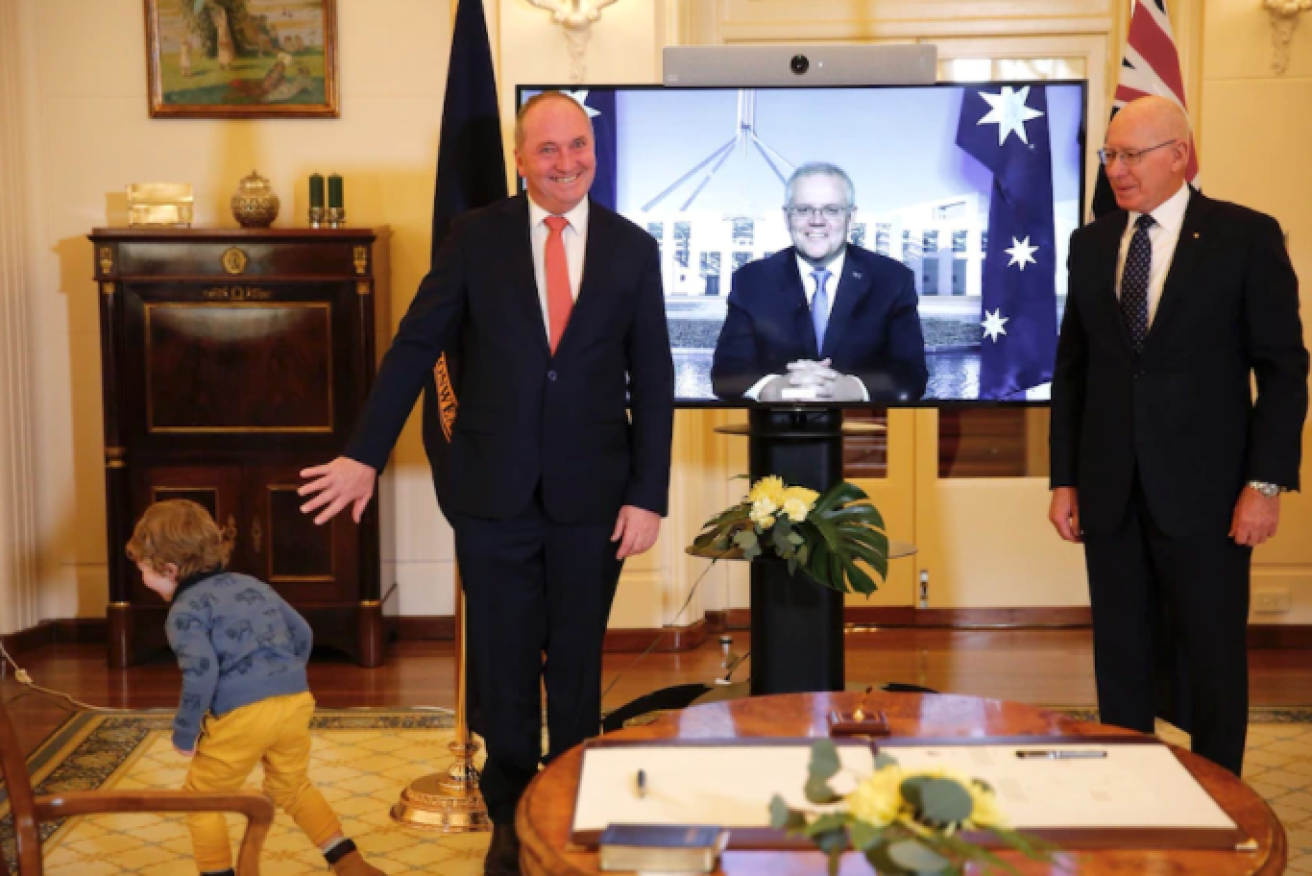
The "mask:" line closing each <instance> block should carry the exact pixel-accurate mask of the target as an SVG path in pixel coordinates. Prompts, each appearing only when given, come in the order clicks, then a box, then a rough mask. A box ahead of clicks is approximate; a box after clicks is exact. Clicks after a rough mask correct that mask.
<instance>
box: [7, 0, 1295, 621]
mask: <svg viewBox="0 0 1312 876" xmlns="http://www.w3.org/2000/svg"><path fill="white" fill-rule="evenodd" d="M161 2H168V0H161ZM1118 2H1119V0H1118ZM968 5H970V4H962V3H957V2H949V0H932V2H929V0H926V2H923V3H919V4H887V5H885V4H876V3H860V4H853V3H851V2H848V0H809V3H808V6H809V7H810V11H811V12H814V11H815V10H825V11H826V14H825V15H823V16H808V22H807V23H806V28H807V29H804V30H805V33H804V34H803V30H798V25H797V24H796V23H793V24H790V23H788V21H787V19H788V16H789V15H792V14H795V9H796V6H795V4H781V3H779V2H777V0H771V2H768V3H755V4H754V3H745V2H742V0H733V2H729V0H622V2H619V3H617V4H615V5H613V6H611V7H608V8H607V9H606V11H605V12H604V13H603V16H602V20H601V22H600V23H599V24H598V25H597V26H596V28H595V30H594V33H593V36H592V46H591V48H590V49H589V52H588V81H593V82H641V81H655V79H656V76H657V72H658V70H659V50H660V47H661V46H662V45H663V44H665V43H667V42H678V41H681V40H698V39H700V40H704V41H714V42H726V41H728V42H733V41H751V40H768V41H783V42H787V41H790V40H803V39H807V40H823V39H834V40H840V41H851V40H871V39H914V38H917V37H921V38H932V39H936V40H939V41H940V42H941V43H942V44H943V45H945V46H948V45H950V44H951V45H953V46H955V48H953V49H952V51H954V52H956V53H958V54H960V53H964V52H969V51H973V47H974V46H976V45H984V44H986V43H987V42H988V41H989V40H995V41H996V40H1011V41H1013V42H1015V41H1016V40H1021V39H1025V38H1029V39H1037V40H1046V39H1051V40H1052V41H1053V42H1054V44H1056V43H1060V42H1062V41H1065V42H1066V43H1067V44H1070V43H1071V41H1080V40H1088V39H1094V40H1101V39H1104V38H1106V37H1107V36H1108V35H1111V36H1113V37H1114V36H1115V31H1116V29H1117V17H1116V16H1114V15H1111V14H1110V13H1109V9H1111V8H1112V7H1110V6H1108V4H1107V3H1103V2H1096V0H1058V2H1051V3H1049V2H1044V3H1041V4H1037V5H1036V3H1035V2H1034V0H1015V2H1009V3H997V4H989V5H988V6H989V10H990V12H991V14H994V15H996V16H997V17H996V18H994V19H981V18H978V17H977V16H976V17H970V16H965V15H964V14H963V10H964V9H965V7H966V6H968ZM337 6H338V20H339V32H340V49H341V51H340V56H339V61H340V84H341V106H342V114H341V118H340V119H338V120H305V121H295V120H287V121H282V120H278V121H272V120H264V121H232V122H221V121H205V120H174V119H169V120H152V119H150V118H149V116H148V113H147V95H146V66H145V39H144V27H143V20H142V2H141V0H0V12H3V13H4V14H3V16H0V22H3V23H4V24H6V25H7V26H11V27H17V28H19V29H20V35H19V36H18V37H17V38H16V39H12V42H11V43H6V44H12V45H16V46H17V47H18V49H19V51H18V53H17V54H15V55H14V56H12V57H11V58H10V59H9V60H8V62H7V63H8V64H9V67H8V69H10V70H11V71H14V70H16V71H17V74H18V75H17V77H16V78H14V79H11V80H10V82H9V84H8V86H7V87H8V88H9V90H8V91H3V90H0V120H5V121H11V120H13V119H19V120H20V121H21V122H22V124H23V136H22V138H21V140H22V144H23V145H24V147H25V150H24V156H25V157H24V158H23V167H22V172H21V178H22V185H23V186H24V188H23V189H22V193H21V196H22V204H23V215H24V217H25V219H26V225H25V228H24V233H25V240H26V248H25V249H24V250H23V252H24V257H23V258H24V265H23V269H24V270H23V276H24V277H25V282H26V283H28V284H29V291H28V296H29V297H28V299H27V304H28V308H27V312H28V315H27V317H26V321H27V325H26V326H24V327H23V328H24V330H25V332H26V336H27V338H28V339H29V341H30V349H31V353H30V362H29V363H28V365H29V368H28V370H29V371H30V389H31V398H32V406H33V413H32V417H31V422H30V423H29V424H27V426H28V427H29V428H30V430H31V432H32V433H33V434H34V435H35V436H38V439H39V440H37V441H36V442H35V443H34V445H33V450H32V457H33V463H34V470H33V474H32V481H33V486H34V492H35V501H36V506H37V515H38V521H37V539H36V542H37V543H36V544H35V546H33V547H32V552H33V553H34V554H35V556H36V559H37V561H38V564H39V586H38V588H37V590H38V593H39V608H38V614H39V617H40V618H43V619H48V618H66V617H75V616H84V617H97V616H103V613H104V605H105V598H106V572H105V562H106V545H105V541H104V531H105V526H104V495H103V483H104V477H103V475H104V471H103V456H102V440H101V404H100V358H99V328H98V315H97V310H96V306H97V303H96V290H95V286H94V285H93V284H92V282H91V279H90V278H91V276H92V264H91V249H90V246H89V244H88V242H87V241H86V240H85V234H86V233H87V231H88V230H89V229H90V228H92V227H93V226H99V225H104V224H107V223H110V222H117V223H121V221H122V215H121V214H122V210H123V200H122V192H123V189H124V186H126V185H127V184H129V183H132V182H142V181H150V180H167V181H185V182H190V183H191V184H192V185H193V187H194V189H195V193H196V206H197V217H196V218H197V222H198V224H219V225H229V226H231V225H234V224H235V223H234V221H233V220H232V218H231V215H230V213H229V210H228V207H227V199H228V197H229V195H230V194H231V193H232V191H233V189H234V188H235V186H236V184H237V181H238V180H239V179H240V178H241V177H242V176H244V175H245V174H247V173H249V172H250V170H251V169H252V168H256V169H258V170H259V171H260V172H261V173H263V174H264V175H265V176H267V177H269V179H270V180H271V181H272V183H273V185H274V188H275V190H276V191H277V193H278V195H279V196H280V198H281V199H282V202H283V213H282V216H281V217H280V219H279V221H278V224H279V225H288V224H293V223H295V224H303V222H304V215H305V210H306V206H307V203H306V201H307V197H306V191H305V188H306V186H305V179H306V177H307V176H308V175H309V174H310V173H311V172H313V171H316V170H317V171H320V172H324V173H327V172H332V171H336V172H338V173H341V174H343V176H344V177H345V181H346V200H347V209H348V215H349V220H350V222H351V224H353V225H372V224H388V225H391V226H392V228H393V230H394V235H393V237H392V243H391V247H392V260H393V267H394V272H393V304H392V314H393V318H394V319H399V317H400V316H401V315H402V314H403V313H404V312H405V308H406V305H408V303H409V301H410V298H411V297H412V294H413V290H414V288H415V286H416V285H417V283H418V281H419V279H420V278H421V276H422V274H423V271H424V268H425V266H426V263H427V259H428V245H429V222H430V213H431V205H432V194H433V168H434V163H435V155H436V147H437V137H438V131H439V127H440V119H441V103H442V95H443V88H444V84H445V83H444V68H445V63H446V56H447V52H448V47H449V43H450V21H451V18H450V16H451V0H337ZM485 6H486V7H487V9H488V12H489V20H490V24H491V28H492V31H493V43H494V54H495V55H496V59H497V63H498V68H499V79H500V87H501V93H502V109H503V113H504V114H505V115H506V117H507V119H509V116H510V109H511V105H512V98H513V88H514V84H515V83H516V82H519V81H523V82H546V81H564V80H566V79H567V77H568V74H569V57H568V54H567V51H566V43H565V39H564V36H563V34H562V33H561V31H560V29H559V28H557V27H556V26H554V25H552V24H551V21H550V16H549V15H548V13H546V12H544V11H542V10H539V9H535V8H533V7H531V6H530V5H529V4H528V3H527V2H525V0H486V2H485ZM790 10H793V11H791V12H790ZM881 10H892V12H891V13H889V12H884V13H881ZM1181 10H1183V11H1184V17H1185V19H1186V23H1187V25H1188V27H1187V30H1188V33H1186V34H1184V35H1178V36H1180V37H1181V40H1182V42H1184V43H1187V45H1186V46H1185V50H1186V65H1187V66H1188V67H1189V68H1191V69H1194V70H1196V71H1197V73H1198V79H1197V80H1196V81H1200V82H1201V86H1202V94H1201V99H1200V98H1199V97H1198V96H1197V95H1192V96H1191V97H1192V99H1193V102H1194V107H1195V111H1196V113H1197V114H1198V115H1199V116H1200V118H1201V120H1202V129H1201V135H1202V136H1201V152H1202V159H1203V168H1204V179H1205V185H1206V188H1207V191H1208V193H1209V194H1213V195H1215V196H1218V197H1223V198H1229V199H1233V200H1238V201H1241V202H1244V203H1246V204H1249V205H1251V206H1253V207H1256V208H1258V209H1262V210H1266V211H1268V212H1271V213H1274V214H1275V215H1276V216H1277V217H1278V218H1279V219H1280V220H1281V222H1282V224H1283V225H1284V227H1285V228H1286V229H1288V230H1289V232H1290V239H1289V243H1290V249H1291V252H1292V254H1293V257H1294V261H1295V265H1296V266H1297V267H1298V269H1299V271H1300V273H1301V274H1302V276H1303V277H1304V278H1312V162H1309V161H1308V160H1307V158H1306V156H1307V155H1308V154H1309V147H1308V143H1309V139H1312V20H1309V21H1305V22H1304V23H1303V26H1302V27H1301V28H1300V29H1298V30H1297V31H1296V32H1295V35H1294V40H1293V44H1292V47H1291V48H1292V57H1293V61H1292V64H1291V66H1290V69H1289V71H1288V72H1287V73H1286V74H1285V75H1283V76H1280V77H1275V76H1273V75H1272V74H1271V73H1270V70H1269V64H1270V56H1271V48H1270V46H1271V42H1270V30H1269V26H1268V24H1267V19H1266V14H1265V13H1264V12H1263V11H1261V9H1260V8H1259V4H1258V2H1257V0H1208V2H1206V3H1204V2H1202V0H1181V2H1180V3H1179V4H1174V5H1173V11H1175V12H1176V13H1177V18H1178V17H1179V14H1180V12H1181ZM881 14H886V15H894V14H895V15H896V16H898V17H897V18H896V20H893V19H892V18H889V19H887V20H879V21H877V20H876V19H878V18H879V16H880V15H881ZM1020 14H1024V15H1026V16H1038V15H1040V14H1042V15H1044V16H1045V17H1044V18H1042V19H1040V18H1037V17H1028V18H1016V17H1014V16H1016V15H1020ZM863 16H868V18H864V17H863ZM915 16H923V17H924V20H923V21H920V20H917V19H916V18H915ZM754 17H755V19H759V20H754ZM1305 17H1306V18H1309V19H1312V15H1309V16H1305ZM826 22H829V23H826ZM825 28H828V30H826V29H825ZM972 28H974V29H975V31H973V32H972ZM1018 34H1019V36H1017V35H1018ZM1190 35H1192V36H1190ZM11 37H12V34H11ZM1189 40H1192V42H1189ZM1107 43H1108V45H1110V46H1112V51H1111V53H1110V54H1111V55H1114V56H1115V57H1108V58H1107V69H1110V70H1114V66H1115V63H1116V61H1117V59H1118V58H1119V55H1120V47H1119V43H1118V41H1117V40H1116V39H1108V40H1107ZM1016 44H1017V45H1019V43H1016ZM1082 44H1083V43H1082ZM1094 121H1095V124H1093V125H1091V127H1092V129H1093V130H1094V131H1095V132H1100V131H1101V125H1100V124H1097V123H1096V120H1094ZM6 154H9V153H6V152H0V156H3V155H6ZM1306 285H1307V284H1306V283H1305V286H1306ZM11 330H12V327H11ZM726 416H727V415H723V414H703V413H693V414H681V415H680V427H679V430H678V434H679V437H678V441H677V442H676V471H675V484H674V502H675V507H676V515H675V516H674V517H672V518H671V521H670V523H669V524H667V533H669V532H672V533H673V535H672V536H669V535H667V537H665V538H663V539H662V544H661V547H660V548H659V549H658V550H657V551H656V552H655V553H654V554H653V555H651V556H649V557H647V558H645V559H643V560H642V561H641V562H638V563H634V564H631V565H630V568H629V569H627V570H626V585H625V588H624V589H623V590H622V591H621V598H620V600H619V601H618V602H617V607H616V617H615V618H613V620H612V625H613V626H656V625H658V624H659V623H661V622H669V621H670V620H673V615H674V612H675V610H676V609H677V608H678V606H679V605H681V604H682V600H683V597H684V596H685V595H686V592H687V589H688V587H689V585H690V583H691V581H692V580H693V579H694V578H695V576H696V575H697V574H698V573H700V571H701V570H702V568H703V567H702V566H701V565H699V564H698V562H696V561H689V560H687V559H685V558H683V557H682V556H681V551H680V545H681V544H682V542H683V541H685V540H686V538H687V537H688V536H690V534H691V533H692V532H693V531H695V529H696V526H697V524H698V523H700V521H701V520H702V519H704V517H705V512H706V511H707V510H708V509H710V508H713V507H718V506H720V505H723V504H724V503H725V502H726V501H728V500H730V499H732V498H735V496H736V491H737V489H738V488H737V487H731V486H729V485H727V484H725V483H724V482H723V481H722V479H721V477H722V475H723V474H724V473H727V472H730V471H737V470H741V468H742V462H743V456H744V455H745V448H744V447H741V446H739V444H732V443H731V442H730V441H729V440H728V439H724V438H723V437H722V436H713V435H711V434H710V433H709V429H708V427H709V425H711V423H712V422H720V421H721V420H723V419H724V418H725V417H726ZM11 425H13V424H11ZM740 443H741V442H740ZM390 471H391V472H392V478H391V480H390V482H388V483H387V484H386V485H385V488H386V489H387V490H388V492H387V494H386V498H385V500H384V503H383V506H382V510H383V518H384V545H383V558H384V562H385V566H384V574H383V584H384V590H385V591H386V590H387V588H388V587H389V586H390V585H391V584H392V583H393V582H396V583H398V584H399V587H398V591H397V594H396V595H394V596H393V600H392V601H391V602H389V604H388V606H387V609H386V610H387V611H388V613H396V612H401V613H405V614H413V615H434V614H449V613H450V611H451V570H452V564H451V546H450V539H449V535H448V531H447V529H446V527H445V526H444V525H443V524H441V523H440V518H439V517H438V515H437V510H436V504H435V502H434V501H433V498H432V494H431V486H430V484H429V481H428V474H427V468H426V465H425V463H424V459H423V453H422V450H421V448H420V445H419V440H418V430H417V426H416V424H413V423H412V425H411V428H409V429H408V430H407V431H406V433H405V435H404V436H403V438H402V441H401V444H400V446H399V448H398V451H397V454H396V455H395V457H394V460H393V464H392V467H391V469H390ZM1039 489H1040V491H1041V489H1042V488H1041V487H1040V488H1039ZM731 494H733V495H731ZM1286 506H1287V509H1288V510H1287V515H1286V521H1285V530H1286V532H1285V534H1284V535H1283V536H1282V537H1281V539H1280V541H1279V543H1278V544H1277V545H1276V546H1274V547H1273V548H1270V549H1267V550H1266V551H1264V552H1263V553H1262V554H1260V555H1259V560H1260V561H1261V563H1262V564H1263V565H1262V566H1261V567H1260V568H1259V574H1270V575H1288V574H1292V575H1293V576H1294V577H1293V578H1292V579H1291V580H1293V581H1294V587H1295V593H1296V611H1295V612H1294V613H1293V614H1291V615H1289V616H1287V617H1281V618H1275V619H1277V620H1298V621H1299V622H1304V623H1306V622H1312V585H1310V584H1307V583H1305V582H1306V581H1307V576H1306V574H1305V573H1304V571H1303V570H1305V569H1307V568H1309V567H1312V547H1300V545H1298V544H1297V543H1296V542H1298V541H1303V540H1304V539H1296V538H1294V537H1291V535H1292V533H1293V530H1296V529H1298V530H1301V531H1302V532H1304V533H1306V532H1309V531H1312V509H1310V508H1309V505H1308V503H1306V502H1303V501H1302V499H1301V498H1294V499H1293V500H1292V501H1287V502H1286ZM1014 526H1015V528H1016V538H1017V542H1018V543H1026V542H1028V541H1030V540H1032V539H1036V538H1041V537H1046V536H1047V533H1046V527H1047V523H1046V521H1045V520H1042V519H1034V520H1031V519H1028V518H1025V519H1016V520H1015V521H1014ZM1307 541H1312V539H1308V540H1307ZM1066 565H1069V564H1066ZM1066 565H1063V566H1062V569H1063V571H1062V572H1061V574H1062V575H1069V570H1067V569H1066ZM1049 572H1050V570H1049V569H1046V568H1045V567H1044V565H1043V562H1038V563H1037V564H1036V563H1027V564H1026V572H1025V579H1024V582H1023V583H1021V585H1020V591H1019V593H1017V592H1016V591H1014V590H1013V591H1012V592H1011V593H1010V594H1009V596H1008V598H1007V601H1008V604H1047V603H1048V599H1046V598H1045V594H1046V593H1049V592H1050V583H1051V582H1050V581H1049V580H1048V579H1049V577H1050V575H1049ZM732 577H734V576H731V574H730V573H729V571H728V570H719V571H715V572H714V573H713V574H712V575H711V576H710V577H709V578H708V582H714V583H713V586H709V587H708V590H707V593H706V594H704V597H703V602H702V605H703V607H704V606H706V605H724V604H725V603H726V600H727V601H729V602H732V603H733V604H743V600H742V586H741V581H737V582H736V583H735V582H734V581H731V578H732ZM738 577H740V576H738ZM1012 583H1013V587H1014V586H1015V582H1012ZM6 586H9V585H7V583H6V582H3V581H0V591H3V590H4V588H5V587H6ZM703 586H706V585H703ZM735 594H736V595H735ZM695 616H699V613H697V614H695V615H694V617H695ZM688 620H689V618H688V617H687V616H685V617H683V618H681V619H680V621H679V622H680V623H687V622H688ZM32 622H33V620H32V619H28V620H27V621H23V620H22V619H21V618H20V620H19V621H14V620H13V619H6V617H5V616H0V627H3V628H0V632H9V631H11V630H12V629H14V628H21V627H23V626H30V625H31V623H32Z"/></svg>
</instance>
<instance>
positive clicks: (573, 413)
mask: <svg viewBox="0 0 1312 876" xmlns="http://www.w3.org/2000/svg"><path fill="white" fill-rule="evenodd" d="M586 241H587V242H586V250H585V257H584V258H585V260H584V267H583V274H582V284H581V287H580V290H579V294H578V298H577V300H576V302H575V304H574V307H573V310H572V312H571V315H570V318H569V323H568V325H567V328H566V329H565V333H564V336H563V337H562V338H561V341H560V346H559V348H558V349H557V351H556V353H555V355H554V356H553V355H552V353H551V351H550V347H549V344H548V339H547V333H546V327H545V325H544V322H543V316H542V311H541V305H540V300H539V293H538V287H537V281H536V279H535V276H534V268H533V255H532V249H531V242H530V229H529V211H528V200H527V198H526V197H525V196H523V195H520V196H518V197H514V198H510V199H508V200H505V201H502V202H499V203H497V204H494V205H492V206H490V207H487V208H484V209H481V210H476V211H473V212H471V213H468V214H465V215H463V216H461V217H460V218H459V219H457V220H456V222H455V224H454V225H453V228H452V231H451V233H450V235H449V236H448V238H447V240H446V241H445V243H444V245H443V247H442V250H441V252H440V254H439V256H438V258H437V260H436V262H435V264H434V267H433V270H432V272H431V273H430V274H429V275H428V276H427V277H426V278H425V279H424V281H423V283H422V285H421V286H420V287H419V291H418V293H417V295H416V297H415V299H414V301H413V303H412V304H411V306H410V309H409V312H408V313H407V314H406V317H405V319H404V320H403V321H402V322H401V325H400V328H399V329H398V332H397V336H396V339H395V340H394V342H393V344H392V348H391V350H390V351H389V352H388V354H387V356H386V358H385V359H384V360H383V364H382V366H381V368H380V370H379V373H378V377H377V379H376V381H375V385H374V390H373V393H372V395H371V396H370V400H369V404H368V406H367V407H366V410H365V414H364V417H363V419H362V420H361V422H360V423H359V425H358V426H357V428H356V431H355V434H354V436H353V438H352V441H351V444H350V446H349V448H348V450H347V455H348V456H350V457H352V458H354V459H356V460H359V461H361V462H364V463H367V464H368V465H371V466H373V467H374V468H377V469H381V468H382V466H383V464H384V463H385V462H386V459H387V455H388V453H389V452H390V450H391V447H392V445H393V444H394V443H395V441H396V438H397V436H398V435H399V434H400V431H401V428H402V426H403V425H404V423H405V420H406V418H407V416H408V414H409V412H410V410H411V408H412V407H413V405H414V401H415V399H416V397H417V396H418V394H419V390H420V388H421V387H422V386H423V384H424V382H425V380H426V379H427V377H428V375H430V374H431V373H432V368H433V365H434V363H435V362H436V360H437V357H438V354H439V352H440V351H441V350H442V349H444V348H451V347H453V345H455V344H456V343H458V345H459V348H460V349H461V351H462V360H461V370H460V376H459V385H458V386H456V388H455V389H456V395H457V398H458V400H459V411H458V414H457V416H456V421H455V426H454V431H453V434H452V439H451V448H450V460H449V470H448V474H449V481H448V482H447V485H446V486H447V491H446V495H445V496H444V506H443V510H444V512H445V513H446V514H447V516H448V518H449V519H450V521H451V524H452V527H453V528H454V530H455V536H456V555H457V560H458V561H459V564H460V572H461V575H462V578H463V580H464V588H465V596H466V600H467V602H466V610H467V619H468V625H469V647H470V649H471V651H472V652H473V660H472V665H473V666H474V667H475V672H476V676H477V677H476V678H475V679H474V684H475V685H476V687H477V689H478V694H479V699H480V700H481V702H482V705H483V708H484V711H485V717H486V726H485V727H483V728H480V729H482V730H483V731H484V732H485V733H486V735H487V742H488V762H487V766H486V768H485V771H484V775H483V782H482V790H483V792H484V796H485V797H486V798H487V802H488V807H489V810H490V811H491V814H492V817H493V819H494V820H495V821H497V822H498V823H499V824H500V823H509V822H510V821H511V820H512V819H513V817H514V803H515V801H516V800H517V799H518V797H519V795H520V793H521V792H522V790H523V788H524V786H526V785H527V783H528V781H529V780H530V779H531V778H532V776H533V775H534V774H535V773H536V771H537V767H538V761H539V745H540V738H541V717H540V715H541V711H540V697H539V688H538V685H539V677H540V676H545V679H546V685H547V700H548V726H549V731H550V737H551V754H552V755H553V756H554V755H555V754H558V753H561V752H563V751H565V750H566V749H567V748H569V747H571V746H573V745H575V744H578V743H579V742H581V741H582V740H583V739H584V738H586V737H588V736H592V735H595V734H596V733H597V731H598V725H599V721H600V671H601V664H600V654H601V639H602V636H603V634H604V632H605V627H606V620H607V617H608V615H609V613H610V606H611V601H612V599H613V597H614V593H615V586H616V583H617V580H618V577H619V572H620V565H621V564H620V562H619V561H618V560H616V559H615V553H616V547H617V546H616V545H615V544H614V543H612V542H610V541H609V537H610V534H611V531H612V529H613V528H614V526H615V522H616V517H617V514H618V513H619V510H620V507H621V506H622V505H634V506H637V507H640V508H644V509H647V510H649V511H653V512H655V513H657V514H661V515H664V514H665V512H666V502H667V493H668V484H669V474H670V440H671V435H672V430H673V386H674V369H673V364H672V361H671V355H670V347H669V337H668V334H667V330H666V323H665V311H664V299H663V295H662V290H661V279H660V267H659V256H658V251H657V247H656V244H655V242H654V241H653V240H652V238H651V237H650V236H649V235H648V234H646V233H645V232H643V231H642V230H641V229H639V228H638V227H637V226H635V225H633V224H632V223H630V222H629V221H627V220H626V219H624V218H622V217H620V216H618V215H617V214H615V213H613V212H611V211H610V210H607V209H605V208H604V207H602V206H600V205H599V204H597V203H596V202H592V203H591V204H590V206H589V210H588V227H587V237H586ZM626 408H627V410H626ZM630 412H631V417H630ZM544 544H545V548H543V545H544ZM543 579H545V581H546V585H545V592H543V587H542V581H543ZM542 653H545V654H546V655H547V656H546V663H545V668H544V666H543V664H542V660H541V655H542Z"/></svg>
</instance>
